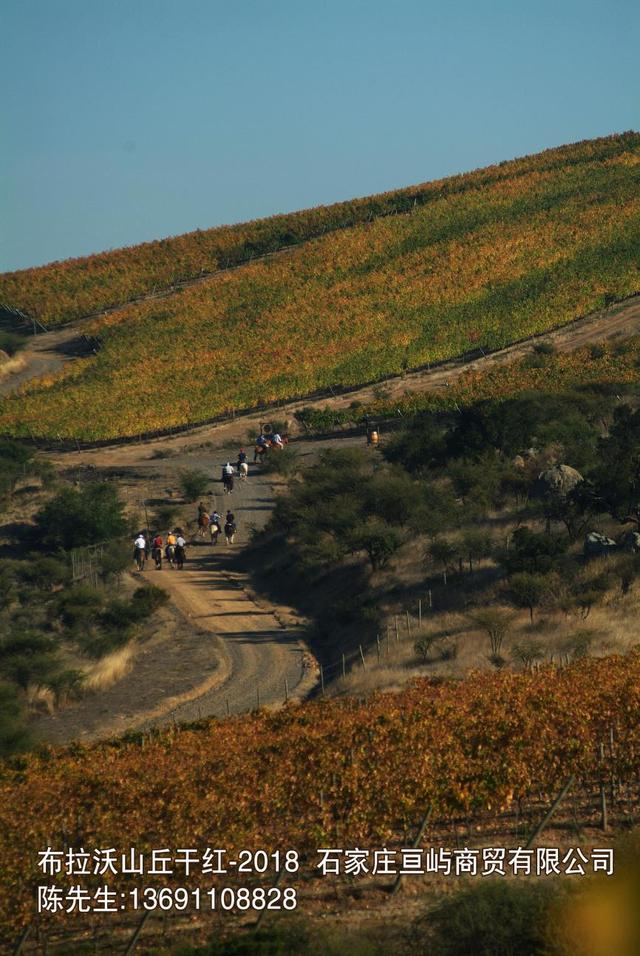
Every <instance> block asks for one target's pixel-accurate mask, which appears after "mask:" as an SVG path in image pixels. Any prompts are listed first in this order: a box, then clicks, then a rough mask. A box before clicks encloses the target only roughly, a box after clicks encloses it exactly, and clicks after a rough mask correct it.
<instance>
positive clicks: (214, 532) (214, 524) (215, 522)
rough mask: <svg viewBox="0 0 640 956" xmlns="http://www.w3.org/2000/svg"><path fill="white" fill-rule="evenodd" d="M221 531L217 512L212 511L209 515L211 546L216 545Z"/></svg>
mask: <svg viewBox="0 0 640 956" xmlns="http://www.w3.org/2000/svg"><path fill="white" fill-rule="evenodd" d="M221 531H222V518H221V517H220V515H219V514H218V512H217V511H214V512H213V514H212V515H211V524H210V525H209V532H210V534H211V544H217V543H218V535H219V534H220V532H221Z"/></svg>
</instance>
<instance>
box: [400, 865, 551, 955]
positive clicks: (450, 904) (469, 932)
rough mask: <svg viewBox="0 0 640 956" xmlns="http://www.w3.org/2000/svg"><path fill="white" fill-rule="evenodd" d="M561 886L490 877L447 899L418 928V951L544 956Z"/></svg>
mask: <svg viewBox="0 0 640 956" xmlns="http://www.w3.org/2000/svg"><path fill="white" fill-rule="evenodd" d="M557 895H558V888H557V887H556V886H554V885H552V884H549V883H514V882H506V881H498V880H490V881H488V882H486V883H481V884H479V885H478V886H474V887H472V888H469V889H465V890H462V891H461V892H459V893H456V894H455V895H453V896H451V897H450V898H448V899H446V900H444V901H443V902H442V903H440V904H439V905H438V906H436V908H435V909H433V910H431V911H430V912H429V913H428V914H427V915H426V916H425V917H423V919H421V920H420V921H419V922H418V924H417V925H418V926H421V925H424V926H425V929H426V933H425V935H424V936H423V937H422V938H421V939H420V940H416V942H417V948H416V950H415V951H416V953H424V954H425V956H426V954H429V956H543V954H545V953H546V952H547V944H546V939H547V929H546V923H547V921H548V920H549V911H550V909H551V906H552V905H553V903H554V898H555V897H556V896H557Z"/></svg>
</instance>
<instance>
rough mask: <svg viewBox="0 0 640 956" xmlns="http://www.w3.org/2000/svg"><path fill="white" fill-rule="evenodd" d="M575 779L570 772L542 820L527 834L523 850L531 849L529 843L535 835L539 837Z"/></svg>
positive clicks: (530, 843)
mask: <svg viewBox="0 0 640 956" xmlns="http://www.w3.org/2000/svg"><path fill="white" fill-rule="evenodd" d="M575 779H576V778H575V774H573V773H572V774H571V776H570V777H569V779H568V780H567V782H566V783H565V785H564V787H563V788H562V790H561V791H560V793H559V794H558V796H557V797H556V798H555V800H554V801H553V803H552V804H551V806H550V807H549V809H548V810H547V812H546V813H545V815H544V817H543V818H542V820H541V821H540V823H539V824H538V825H537V826H536V827H535V828H534V829H533V831H532V832H531V834H530V836H529V839H528V840H527V842H526V844H525V847H524V848H525V850H529V849H531V845H532V843H533V841H534V840H535V839H536V837H539V836H540V834H541V833H542V831H543V830H544V828H545V827H546V825H547V823H548V822H549V820H550V819H551V817H552V816H553V815H554V813H555V812H556V810H557V809H558V807H559V806H560V804H561V803H562V801H563V800H564V798H565V797H566V795H567V794H568V792H569V790H570V789H571V787H572V786H573V783H574V781H575Z"/></svg>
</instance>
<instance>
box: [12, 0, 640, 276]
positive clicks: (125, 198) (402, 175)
mask: <svg viewBox="0 0 640 956" xmlns="http://www.w3.org/2000/svg"><path fill="white" fill-rule="evenodd" d="M1 9H2V12H1V13H0V30H1V31H2V35H3V37H4V40H5V44H4V45H5V50H4V51H3V56H2V62H1V63H0V71H1V74H2V75H1V76H0V80H1V84H2V90H3V96H2V106H1V107H0V110H1V116H2V129H1V135H2V144H3V145H2V149H1V150H0V184H1V185H0V189H1V192H0V270H1V271H6V270H10V269H18V268H24V267H26V266H30V265H38V264H41V263H44V262H49V261H51V260H54V259H64V258H68V257H70V256H79V255H84V254H87V253H91V252H97V251H100V250H103V249H109V248H115V247H117V246H122V245H132V244H135V243H137V242H141V241H144V240H146V239H154V238H160V237H162V236H167V235H175V234H178V233H181V232H185V231H188V230H191V229H195V228H198V227H200V228H206V227H209V226H213V225H218V224H220V223H226V222H239V221H242V220H246V219H250V218H256V217H259V216H263V215H269V214H271V213H275V212H283V211H288V210H293V209H299V208H303V207H305V206H313V205H318V204H320V203H327V202H333V201H336V200H339V199H346V198H349V197H352V196H361V195H367V194H369V193H373V192H379V191H382V190H385V189H391V188H394V187H399V186H404V185H409V184H411V183H417V182H424V181H426V180H429V179H433V178H436V177H440V176H445V175H448V174H450V173H456V172H463V171H465V170H468V169H473V168H476V167H478V166H484V165H487V164H488V163H491V162H499V161H501V160H503V159H509V158H512V157H514V156H520V155H523V154H526V153H531V152H537V151H538V150H540V149H545V148H546V147H549V146H556V145H560V144H561V143H567V142H574V141H576V140H579V139H585V138H589V137H593V136H601V135H606V134H608V133H611V132H621V131H623V130H626V129H638V128H640V79H639V73H638V67H637V62H638V50H637V42H638V32H639V28H640V3H638V2H637V0H599V2H593V0H555V2H550V0H536V2H533V0H493V2H492V0H475V2H474V0H457V2H456V0H449V2H432V0H423V2H418V0H389V2H380V0H367V2H360V0H339V2H334V0H327V2H323V0H311V2H309V0H297V2H293V0H262V2H261V0H227V2H225V3H221V2H218V0H4V2H3V4H2V8H1Z"/></svg>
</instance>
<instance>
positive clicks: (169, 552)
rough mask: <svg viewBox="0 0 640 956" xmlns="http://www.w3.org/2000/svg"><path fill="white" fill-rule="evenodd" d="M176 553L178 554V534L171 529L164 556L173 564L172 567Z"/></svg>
mask: <svg viewBox="0 0 640 956" xmlns="http://www.w3.org/2000/svg"><path fill="white" fill-rule="evenodd" d="M175 554H176V536H175V534H174V533H173V531H169V533H168V534H167V544H166V547H165V549H164V556H165V558H166V559H167V561H168V562H169V564H170V565H171V567H173V561H174V558H175Z"/></svg>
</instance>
